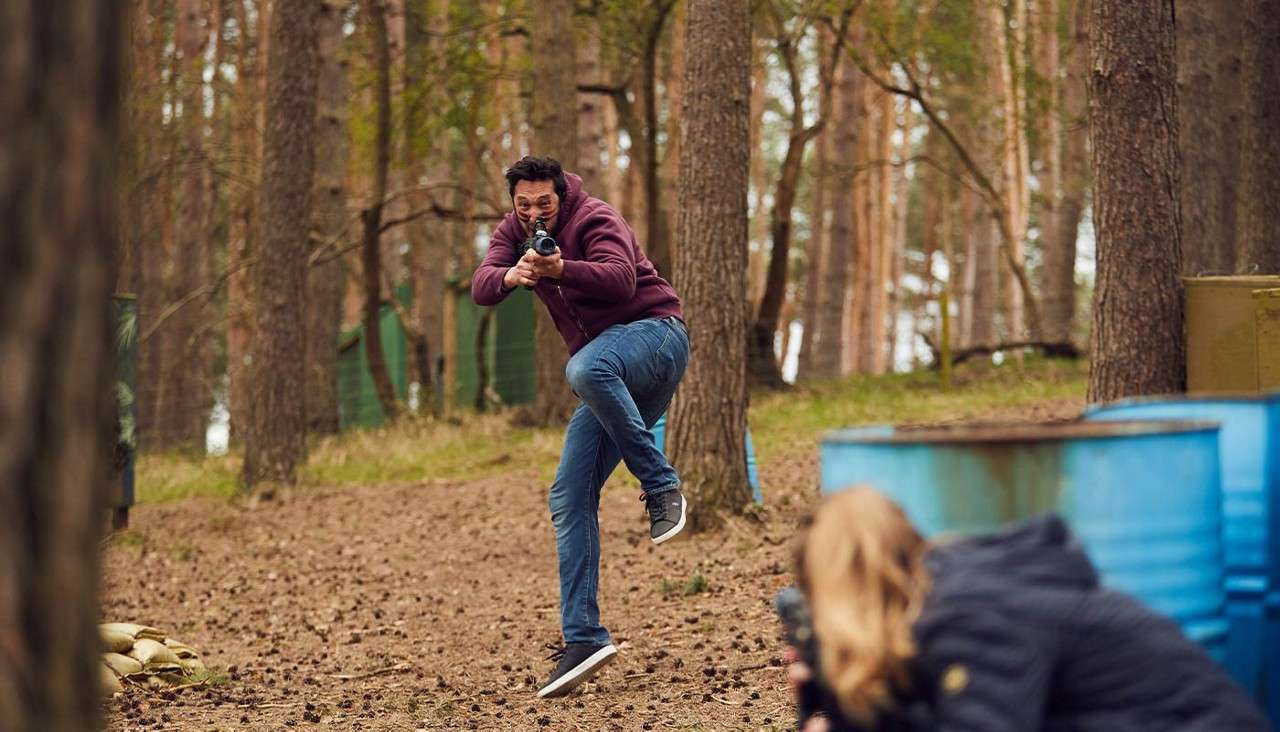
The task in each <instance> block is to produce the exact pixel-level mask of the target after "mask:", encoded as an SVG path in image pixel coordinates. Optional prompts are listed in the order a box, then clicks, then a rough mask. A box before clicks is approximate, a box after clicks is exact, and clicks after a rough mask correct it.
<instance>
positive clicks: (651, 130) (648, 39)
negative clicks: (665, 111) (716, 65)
mask: <svg viewBox="0 0 1280 732" xmlns="http://www.w3.org/2000/svg"><path fill="white" fill-rule="evenodd" d="M674 5H675V0H656V1H655V2H654V4H653V10H654V17H653V20H652V23H651V25H650V26H649V27H648V28H647V29H646V33H645V37H644V52H643V55H642V56H641V59H640V70H641V87H640V94H641V95H643V97H644V104H643V107H644V136H643V139H642V141H641V144H643V145H644V148H645V151H644V156H643V158H642V160H643V163H644V168H643V171H644V201H645V219H646V222H647V223H646V225H645V240H644V241H643V243H642V246H644V249H645V253H646V254H647V255H648V257H649V260H650V261H651V262H653V266H654V268H656V269H657V270H658V274H660V275H662V276H663V277H667V276H669V275H670V273H671V261H672V260H671V232H670V226H671V224H670V222H669V221H668V220H667V216H666V212H665V211H664V210H663V207H662V191H661V188H662V186H661V182H660V180H659V176H658V162H659V161H658V46H659V43H660V41H661V40H662V29H663V27H664V26H665V25H666V20H667V16H668V15H669V14H670V13H671V8H672V6H674ZM542 15H543V13H542V12H539V13H538V16H539V17H540V16H542ZM569 15H570V17H572V6H570V11H569ZM559 27H562V28H563V27H567V26H559ZM546 37H551V36H550V35H548V36H546ZM535 68H544V67H539V66H537V65H536V63H535ZM633 139H634V138H633ZM677 144H678V143H677Z"/></svg>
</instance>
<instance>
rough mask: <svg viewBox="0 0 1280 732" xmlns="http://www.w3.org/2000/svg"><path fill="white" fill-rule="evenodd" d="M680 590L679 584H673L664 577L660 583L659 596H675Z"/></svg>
mask: <svg viewBox="0 0 1280 732" xmlns="http://www.w3.org/2000/svg"><path fill="white" fill-rule="evenodd" d="M679 589H680V583H679V582H673V581H671V580H669V579H667V578H666V577H663V578H662V581H661V582H659V583H658V594H661V595H674V594H675V593H676V592H677V591H678V590H679Z"/></svg>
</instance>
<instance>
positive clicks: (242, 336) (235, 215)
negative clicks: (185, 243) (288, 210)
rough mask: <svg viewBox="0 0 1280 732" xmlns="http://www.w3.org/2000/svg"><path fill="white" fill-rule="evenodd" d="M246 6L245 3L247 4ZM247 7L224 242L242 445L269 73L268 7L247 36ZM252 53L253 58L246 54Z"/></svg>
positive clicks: (240, 10)
mask: <svg viewBox="0 0 1280 732" xmlns="http://www.w3.org/2000/svg"><path fill="white" fill-rule="evenodd" d="M245 2H247V0H245ZM245 2H237V3H236V23H237V25H239V26H240V27H241V28H244V29H246V30H245V32H243V33H241V34H240V37H239V40H238V44H239V48H238V53H237V56H238V61H237V66H236V105H235V109H236V115H235V123H234V124H235V133H234V136H233V142H232V147H233V149H234V150H235V159H236V163H235V166H234V170H235V172H236V177H237V179H239V180H241V181H245V184H243V185H241V186H238V187H237V188H236V191H235V194H234V195H233V196H232V202H231V207H232V211H231V233H230V235H229V237H228V243H227V411H228V413H229V415H230V421H231V426H230V439H231V441H232V442H240V441H241V438H242V437H243V433H244V432H246V431H247V430H248V429H249V420H250V416H249V405H250V402H251V397H250V394H251V384H250V379H251V377H250V369H249V364H250V363H251V362H252V354H251V351H250V348H251V347H252V343H253V329H254V321H253V312H254V302H255V300H256V298H255V296H254V291H253V271H252V270H251V269H249V268H248V265H249V263H250V261H251V260H252V257H253V252H254V250H255V249H256V247H255V246H254V244H255V242H257V240H258V236H259V229H258V224H257V212H256V210H255V207H256V205H257V196H258V187H259V177H260V174H259V169H260V167H261V166H260V162H261V160H262V135H261V130H262V127H261V120H262V117H261V115H262V93H263V90H264V89H265V86H266V85H265V80H266V72H267V50H268V47H269V45H270V44H269V40H268V38H269V34H268V32H267V28H268V25H267V24H268V22H269V19H270V17H271V16H270V12H269V9H268V7H267V6H266V5H265V3H263V4H259V5H258V7H257V12H258V24H257V28H256V29H255V31H254V33H253V35H252V36H250V35H249V33H248V30H247V29H248V28H249V25H248V23H247V15H248V14H247V13H246V12H245ZM250 49H252V55H251V54H250Z"/></svg>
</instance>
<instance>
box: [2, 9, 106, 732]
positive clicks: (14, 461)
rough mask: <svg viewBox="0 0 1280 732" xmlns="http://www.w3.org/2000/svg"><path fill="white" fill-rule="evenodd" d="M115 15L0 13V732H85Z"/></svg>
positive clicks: (102, 394) (92, 640)
mask: <svg viewBox="0 0 1280 732" xmlns="http://www.w3.org/2000/svg"><path fill="white" fill-rule="evenodd" d="M119 7H120V6H117V5H113V4H110V3H81V2H65V1H59V0H42V1H40V2H33V1H31V0H13V1H11V2H6V3H4V4H3V5H0V48H3V49H4V55H5V62H4V63H3V64H0V129H4V135H5V142H4V144H5V153H4V154H3V155H0V226H3V231H4V236H0V266H3V268H4V272H5V295H4V297H3V298H0V353H3V354H4V364H5V380H4V388H3V389H0V414H3V415H4V417H3V418H0V445H4V450H3V456H2V457H0V588H2V589H0V639H3V640H0V646H2V647H3V651H0V729H4V730H12V731H13V732H82V731H83V730H94V729H98V727H99V725H100V723H101V719H100V717H101V711H100V710H101V708H102V701H101V692H100V689H101V686H100V676H99V672H100V666H101V664H100V662H99V661H98V656H99V653H101V648H102V641H101V639H100V638H99V636H98V630H97V627H96V623H97V621H98V603H97V586H98V566H99V565H98V557H99V547H98V541H99V539H100V538H101V535H100V531H101V526H102V515H103V514H102V509H104V508H105V507H106V500H105V499H106V496H107V495H108V491H109V490H110V485H109V476H110V472H111V471H110V465H111V447H112V443H113V439H112V435H113V433H114V428H113V421H114V419H115V406H114V404H113V402H112V400H111V394H112V393H113V392H114V387H115V384H114V383H113V379H114V376H113V373H112V372H113V369H112V350H111V347H112V345H113V344H114V342H115V338H114V333H115V326H114V320H113V319H112V318H111V315H110V314H111V308H110V307H109V303H110V300H109V296H110V294H111V286H112V284H113V282H114V277H115V272H114V271H113V254H114V251H115V244H116V242H115V235H116V233H117V220H116V210H117V207H118V203H119V199H118V197H117V180H116V178H117V158H118V155H119V149H120V147H121V145H122V144H123V143H124V140H123V139H122V138H121V135H120V126H119V123H120V116H121V115H120V101H121V98H122V97H123V94H122V91H123V90H122V82H123V81H124V79H123V74H122V73H121V72H122V69H123V64H122V61H123V54H124V52H125V49H124V47H123V41H124V39H125V34H126V29H125V18H124V17H123V13H122V12H121V11H120V10H119V9H118V8H119Z"/></svg>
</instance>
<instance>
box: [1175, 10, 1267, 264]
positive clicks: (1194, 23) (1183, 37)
mask: <svg viewBox="0 0 1280 732" xmlns="http://www.w3.org/2000/svg"><path fill="white" fill-rule="evenodd" d="M1239 6H1240V3H1236V2H1230V3H1227V2H1205V1H1204V0H1193V1H1191V2H1187V1H1186V0H1182V1H1181V2H1178V3H1177V26H1176V28H1175V32H1176V34H1177V69H1176V71H1177V82H1178V126H1179V130H1180V133H1179V136H1178V147H1179V153H1180V155H1181V164H1182V167H1181V170H1180V171H1179V175H1180V176H1181V180H1182V181H1183V183H1184V186H1183V189H1182V191H1181V201H1180V205H1181V207H1182V213H1183V216H1182V248H1183V250H1182V264H1183V270H1182V272H1183V274H1186V275H1197V274H1230V273H1231V272H1232V271H1233V270H1234V269H1235V264H1236V263H1235V240H1236V186H1237V185H1238V184H1239V180H1240V178H1239V176H1240V170H1241V164H1242V163H1244V162H1245V160H1242V159H1241V155H1240V142H1241V140H1240V128H1241V121H1242V120H1241V115H1242V112H1243V105H1242V103H1241V100H1242V94H1241V92H1243V91H1244V90H1243V89H1242V87H1241V83H1240V67H1241V53H1240V51H1241V41H1242V38H1241V36H1242V31H1243V25H1244V24H1243V22H1242V20H1243V13H1241V12H1240V7H1239ZM1273 132H1274V131H1272V132H1271V133H1268V134H1272V133H1273Z"/></svg>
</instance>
